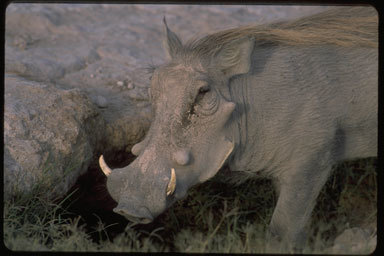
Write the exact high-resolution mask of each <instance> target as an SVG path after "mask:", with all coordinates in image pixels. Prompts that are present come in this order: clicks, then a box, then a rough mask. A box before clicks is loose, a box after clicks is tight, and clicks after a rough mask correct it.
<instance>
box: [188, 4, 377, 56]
mask: <svg viewBox="0 0 384 256" xmlns="http://www.w3.org/2000/svg"><path fill="white" fill-rule="evenodd" d="M246 37H250V38H253V39H254V40H255V42H258V43H272V44H282V45H297V46H300V45H319V44H331V45H338V46H343V47H370V48H377V47H378V15H377V12H376V10H375V9H374V8H373V7H361V6H359V7H336V8H332V9H331V10H328V11H325V12H322V13H319V14H315V15H311V16H308V17H304V18H299V19H296V20H293V21H282V22H275V23H270V24H266V25H257V26H255V25H253V26H252V25H250V26H243V27H238V28H233V29H228V30H224V31H220V32H217V33H214V34H211V35H208V36H205V37H203V38H200V39H193V40H190V41H189V42H187V43H186V44H185V45H184V50H185V51H186V52H189V53H190V54H192V55H194V56H196V57H199V56H200V57H203V56H205V57H207V56H214V55H215V54H216V53H217V52H218V51H219V50H220V48H221V47H222V46H223V45H225V44H227V43H231V42H235V41H237V40H240V39H244V38H246Z"/></svg>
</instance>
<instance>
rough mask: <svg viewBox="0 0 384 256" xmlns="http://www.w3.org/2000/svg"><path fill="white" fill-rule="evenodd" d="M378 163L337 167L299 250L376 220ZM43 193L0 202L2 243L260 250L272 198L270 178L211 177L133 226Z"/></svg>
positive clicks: (317, 247) (49, 247) (25, 247)
mask: <svg viewBox="0 0 384 256" xmlns="http://www.w3.org/2000/svg"><path fill="white" fill-rule="evenodd" d="M376 168H377V167H376V160H375V159H368V160H361V161H355V162H350V163H345V164H342V165H341V166H339V168H337V170H336V171H335V172H334V175H332V177H330V179H329V181H328V183H327V185H326V186H325V188H324V189H323V191H322V193H321V195H320V197H319V199H318V204H317V206H316V209H315V211H314V214H313V218H312V222H311V224H310V230H311V232H310V239H309V242H308V244H307V246H306V247H305V249H304V252H305V253H312V252H316V253H323V252H325V250H326V248H328V247H329V246H331V245H332V242H333V240H334V238H335V237H336V235H338V234H340V233H341V232H342V231H343V230H344V229H346V228H348V227H354V226H358V227H373V228H375V227H376V225H377V224H376V216H377V208H376V207H377V181H376ZM47 192H49V191H46V190H45V191H42V190H41V188H40V190H34V191H33V192H32V193H31V194H29V195H19V196H17V197H15V198H14V199H13V200H11V201H7V202H5V205H4V213H3V214H4V215H3V217H4V242H5V245H6V246H7V247H8V248H9V249H11V250H15V251H19V250H21V251H113V252H119V251H123V252H130V251H134V252H155V251H156V252H157V251H177V252H217V253H232V252H233V253H243V252H245V253H263V252H265V241H264V232H265V230H266V227H267V225H268V223H269V221H270V218H271V215H272V212H273V207H274V204H275V202H276V198H275V195H274V192H273V190H272V185H271V182H270V181H268V180H250V181H248V182H246V183H244V184H242V185H239V186H237V187H233V186H230V185H228V184H225V183H221V182H220V181H218V180H217V179H216V180H215V179H213V180H211V181H208V182H206V183H204V184H201V185H199V186H196V187H194V188H192V189H191V191H190V193H189V194H188V196H187V198H185V199H184V200H182V201H180V202H178V203H176V204H175V205H174V206H173V207H171V208H170V209H168V210H167V211H166V212H165V213H163V214H162V215H160V216H159V217H158V218H157V219H156V220H155V222H154V223H151V224H149V225H134V224H132V223H128V222H125V221H123V220H122V219H121V218H119V217H117V216H116V215H114V214H112V213H110V212H108V213H107V214H104V212H103V211H97V210H95V211H93V212H92V211H91V212H92V214H88V215H86V214H83V213H82V215H79V212H77V213H72V214H69V213H68V211H73V209H74V208H73V207H72V208H71V206H73V205H74V204H75V203H73V202H75V200H74V197H76V196H75V194H76V193H74V195H72V196H68V197H67V198H65V199H63V200H61V201H60V202H59V203H52V202H51V201H49V200H47V196H46V195H47ZM71 200H72V201H71ZM77 200H78V201H77V202H81V199H77ZM68 202H71V203H68ZM80 204H81V203H80ZM103 214H104V215H103ZM89 216H92V217H93V218H94V221H93V222H92V221H91V222H90V221H89V220H87V218H90V217H89ZM90 223H91V224H90ZM126 224H128V225H127V226H126V227H125V225H126Z"/></svg>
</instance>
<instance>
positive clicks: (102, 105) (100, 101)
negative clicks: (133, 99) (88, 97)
mask: <svg viewBox="0 0 384 256" xmlns="http://www.w3.org/2000/svg"><path fill="white" fill-rule="evenodd" d="M96 105H97V106H98V107H100V108H106V107H107V106H108V102H107V100H106V99H105V98H104V97H103V96H101V95H99V96H97V98H96Z"/></svg>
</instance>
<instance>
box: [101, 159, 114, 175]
mask: <svg viewBox="0 0 384 256" xmlns="http://www.w3.org/2000/svg"><path fill="white" fill-rule="evenodd" d="M99 165H100V168H101V170H102V171H103V173H104V174H105V176H108V175H109V174H111V172H112V170H111V168H109V167H108V165H107V164H106V163H105V161H104V157H103V155H101V156H100V158H99Z"/></svg>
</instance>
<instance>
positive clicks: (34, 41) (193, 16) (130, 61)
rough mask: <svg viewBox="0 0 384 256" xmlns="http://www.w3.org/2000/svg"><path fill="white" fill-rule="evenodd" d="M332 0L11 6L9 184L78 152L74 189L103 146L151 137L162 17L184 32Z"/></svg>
mask: <svg viewBox="0 0 384 256" xmlns="http://www.w3.org/2000/svg"><path fill="white" fill-rule="evenodd" d="M325 8H326V7H303V6H301V7H300V6H296V7H294V6H286V7H282V6H221V5H217V6H203V5H175V6H173V5H108V4H102V5H100V4H93V5H92V4H91V5H89V4H88V5H87V4H11V5H9V6H8V7H7V9H6V31H5V36H6V37H5V94H6V95H5V126H4V127H5V164H6V168H5V181H6V183H5V184H7V186H6V188H9V189H10V190H12V189H13V188H14V187H15V186H16V184H14V180H15V179H17V180H18V182H21V183H22V184H28V183H29V184H30V183H32V181H33V180H34V179H36V176H38V175H39V174H41V172H42V170H43V169H44V167H43V166H44V165H46V164H47V161H48V160H47V159H48V155H51V156H50V157H51V158H52V159H54V160H55V165H56V166H55V167H56V171H53V170H52V171H50V172H55V175H54V176H55V177H59V176H60V175H63V172H64V166H68V164H69V163H70V162H71V160H73V161H72V162H74V163H73V164H74V165H77V166H76V167H75V168H73V169H74V170H72V172H71V173H72V176H71V178H70V182H69V181H65V182H64V184H63V185H62V186H63V189H64V190H62V191H67V190H68V189H69V187H70V186H71V185H73V183H74V181H75V180H76V178H77V177H78V176H79V175H80V174H82V173H84V172H85V171H86V169H87V168H88V166H89V164H90V162H94V160H95V157H97V155H98V154H100V153H103V154H106V158H107V161H108V160H110V161H113V157H114V155H116V154H117V152H125V151H128V152H129V151H130V148H131V147H132V145H133V144H135V143H136V142H138V141H139V140H140V139H141V138H142V137H143V136H144V134H145V131H146V129H147V128H148V127H149V124H150V120H151V116H150V105H149V102H148V93H147V88H148V85H149V75H148V74H147V73H146V69H145V68H146V67H147V66H148V65H150V64H159V63H162V62H163V61H164V57H165V56H164V51H163V49H162V36H163V24H162V19H163V17H166V18H167V21H168V24H169V26H170V27H171V28H172V29H173V30H174V31H175V32H177V33H178V34H179V35H180V36H181V38H183V39H184V40H185V39H188V38H191V37H192V36H196V35H203V34H206V33H209V32H214V31H217V30H219V29H224V28H229V27H235V26H239V25H242V24H249V23H263V22H267V21H271V20H276V19H284V18H291V17H298V16H303V15H307V14H310V13H315V12H319V11H321V10H322V9H325ZM75 152H76V153H75ZM75 156H78V159H76V160H74V158H75ZM9 184H12V186H10V185H9ZM17 187H18V188H21V189H24V188H26V186H24V185H20V186H17ZM7 191H8V190H7Z"/></svg>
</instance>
